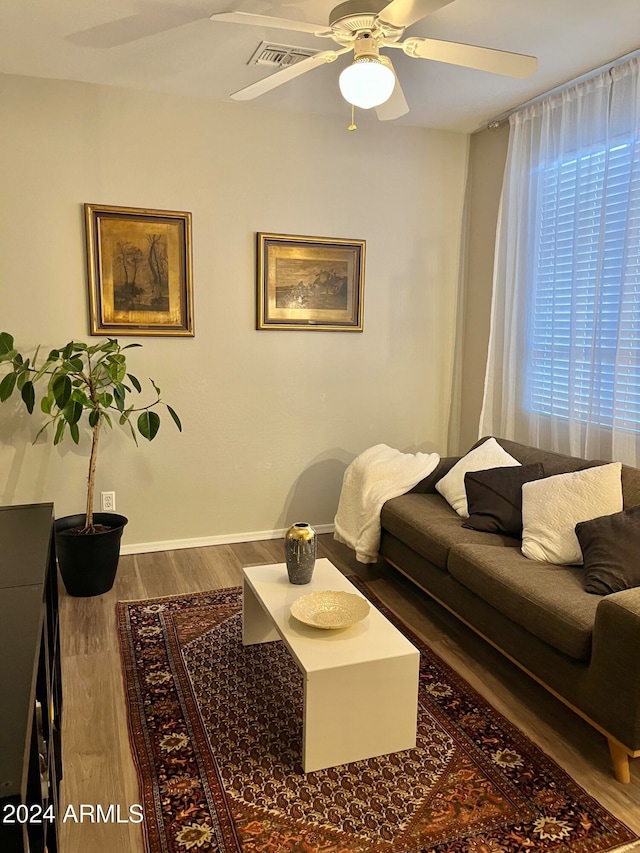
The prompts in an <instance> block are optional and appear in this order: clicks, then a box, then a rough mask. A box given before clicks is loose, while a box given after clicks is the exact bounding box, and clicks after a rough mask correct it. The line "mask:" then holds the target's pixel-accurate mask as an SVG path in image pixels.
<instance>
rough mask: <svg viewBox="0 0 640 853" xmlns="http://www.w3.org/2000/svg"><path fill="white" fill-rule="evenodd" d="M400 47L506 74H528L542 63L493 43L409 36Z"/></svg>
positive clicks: (409, 52)
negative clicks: (479, 43) (482, 44)
mask: <svg viewBox="0 0 640 853" xmlns="http://www.w3.org/2000/svg"><path fill="white" fill-rule="evenodd" d="M399 47H402V49H403V51H404V52H405V53H406V54H407V56H412V57H414V58H418V59H433V60H435V61H436V62H447V63H449V64H450V65H462V66H464V67H465V68H475V69H477V70H478V71H490V72H491V73H492V74H504V76H505V77H520V78H522V77H528V76H529V75H530V74H533V72H534V71H535V70H536V68H537V67H538V60H537V59H536V58H535V56H527V55H526V54H523V53H509V51H506V50H495V49H494V48H491V47H476V46H475V45H472V44H458V42H454V41H439V40H438V39H427V38H408V39H406V41H404V42H403V43H402V44H401V45H399Z"/></svg>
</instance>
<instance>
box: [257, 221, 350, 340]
mask: <svg viewBox="0 0 640 853" xmlns="http://www.w3.org/2000/svg"><path fill="white" fill-rule="evenodd" d="M257 255H258V310H257V315H258V317H257V328H258V329H280V330H283V329H296V330H300V329H304V330H305V331H306V330H309V331H311V330H315V331H329V332H361V331H362V328H363V326H362V322H363V299H364V261H365V241H364V240H342V239H339V238H332V237H294V236H291V235H287V234H265V233H262V232H259V233H258V246H257Z"/></svg>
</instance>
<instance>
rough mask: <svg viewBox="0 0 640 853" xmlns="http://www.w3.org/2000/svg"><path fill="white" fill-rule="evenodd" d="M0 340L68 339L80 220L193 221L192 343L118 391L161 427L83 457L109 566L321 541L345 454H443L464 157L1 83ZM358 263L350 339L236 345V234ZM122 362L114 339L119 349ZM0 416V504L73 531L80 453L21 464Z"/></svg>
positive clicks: (436, 135) (76, 316)
mask: <svg viewBox="0 0 640 853" xmlns="http://www.w3.org/2000/svg"><path fill="white" fill-rule="evenodd" d="M0 104H1V107H0V109H1V113H0V114H1V115H2V125H3V131H2V134H0V163H2V170H3V176H2V194H1V197H0V234H1V235H2V251H1V252H0V293H1V297H2V315H1V321H0V326H1V327H2V329H3V330H8V331H10V332H12V333H13V334H14V335H15V337H16V343H17V344H18V345H20V346H22V347H25V348H29V347H33V346H35V345H36V344H37V343H42V344H43V345H44V346H45V347H47V346H52V345H61V344H63V343H65V342H66V341H67V340H69V339H71V338H72V337H75V338H77V339H86V338H87V335H88V320H87V314H88V312H87V295H86V274H85V261H84V231H83V220H82V203H83V202H92V203H95V204H116V205H127V206H133V207H155V208H165V209H173V210H189V211H191V212H192V214H193V228H194V233H193V240H194V245H193V269H194V286H195V323H196V336H195V338H193V339H177V340H176V339H165V338H153V337H152V338H146V339H142V343H143V345H144V347H143V349H139V350H133V351H132V355H131V360H130V368H131V370H132V372H134V373H136V374H137V375H138V376H140V377H145V376H152V377H153V378H154V379H155V380H156V382H157V383H158V384H159V385H160V387H161V388H162V391H163V395H164V396H165V398H166V400H167V401H168V402H170V403H171V404H172V405H173V406H174V407H175V408H176V409H177V411H178V412H179V413H180V415H181V417H182V420H183V424H184V433H183V434H182V436H180V435H178V433H177V432H176V431H175V429H174V428H173V426H172V425H171V423H170V422H169V421H166V422H165V423H164V424H163V426H162V428H161V431H160V433H159V435H158V437H157V438H156V440H155V441H154V442H153V443H152V444H148V443H146V442H145V444H144V445H141V446H140V448H138V449H136V447H135V445H134V444H133V442H132V441H131V439H130V438H128V437H127V435H126V434H125V433H120V432H114V433H112V434H110V435H107V436H106V437H105V439H104V446H103V448H102V456H101V458H100V460H99V471H98V480H97V489H98V491H100V490H107V489H108V490H111V489H113V490H115V491H116V495H117V509H118V511H120V512H122V513H124V514H125V515H127V516H128V517H129V518H130V524H129V526H128V528H127V530H126V533H125V540H124V541H125V544H127V543H128V547H129V548H133V547H134V546H135V545H136V544H139V543H156V544H157V543H162V542H168V541H179V542H180V543H181V544H185V542H188V541H190V540H197V539H199V538H208V539H209V540H211V541H224V540H225V539H227V540H231V539H234V538H236V539H242V538H248V537H250V536H251V535H254V534H259V533H261V532H263V531H266V532H268V531H278V530H282V529H283V528H285V527H286V526H288V524H290V523H291V522H293V521H294V520H297V519H304V520H308V521H310V522H312V523H313V524H316V525H325V524H330V523H331V522H332V520H333V515H334V513H335V510H336V505H337V499H338V495H339V490H340V485H341V482H342V474H343V471H344V468H345V466H346V464H348V462H350V461H351V459H352V458H353V457H354V456H355V455H356V454H357V453H359V452H361V451H362V450H364V449H365V448H366V447H368V446H370V445H373V444H376V443H378V442H385V443H387V444H390V445H392V446H395V447H398V448H400V449H402V450H405V451H416V450H423V451H430V450H439V451H442V452H444V451H445V450H446V446H445V445H446V440H447V434H446V433H447V421H448V408H449V404H450V399H451V372H452V363H453V345H454V331H455V314H456V299H457V295H456V282H457V279H458V272H459V270H458V265H459V253H460V234H461V218H462V206H463V196H464V185H465V180H466V160H467V145H468V138H467V137H466V136H465V135H463V134H454V133H444V132H439V131H428V130H422V129H417V128H403V127H397V126H393V125H383V124H378V123H375V122H374V123H365V122H362V123H361V127H360V129H359V130H358V131H357V132H356V133H348V132H347V130H346V125H347V124H348V118H349V117H348V115H347V111H345V118H344V121H342V120H339V121H336V120H334V119H327V118H322V117H319V116H304V117H303V116H299V115H294V114H287V113H284V112H280V113H277V112H275V111H271V110H269V109H267V108H265V107H264V106H261V105H256V104H251V105H247V104H232V103H215V102H210V101H201V100H195V99H193V100H191V99H184V98H177V97H173V96H164V95H158V94H152V93H143V92H134V91H127V90H121V89H115V88H107V87H99V86H92V85H84V84H77V83H66V82H56V81H44V80H35V79H28V78H19V77H9V76H1V77H0ZM256 231H273V232H281V233H289V234H308V235H322V236H341V237H353V238H361V239H365V240H366V241H367V264H366V284H365V313H364V316H365V331H364V333H363V334H356V333H349V334H347V333H326V332H325V333H319V332H273V331H260V332H259V331H256V330H255V328H254V324H255V307H254V306H255V249H254V242H255V232H256ZM131 340H133V339H131ZM37 421H38V419H37V418H35V417H32V418H30V419H29V418H28V417H27V416H26V415H24V414H23V412H22V411H21V410H19V409H18V407H17V405H16V406H8V405H5V406H3V407H2V408H0V443H1V444H0V502H2V503H4V504H9V503H22V502H31V501H42V500H54V501H55V505H56V512H57V514H58V515H65V514H69V513H72V512H77V511H82V508H83V506H82V497H83V493H84V478H85V469H86V451H87V445H86V443H83V444H82V445H81V447H80V449H78V448H76V447H75V446H74V445H72V444H71V443H69V444H66V443H65V444H63V445H61V446H59V447H58V448H55V449H54V448H52V447H51V446H50V445H49V444H48V443H46V442H44V443H43V442H42V441H40V442H39V443H38V444H37V445H36V446H32V445H31V439H32V438H33V436H34V435H35V432H36V429H37Z"/></svg>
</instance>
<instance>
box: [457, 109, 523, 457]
mask: <svg viewBox="0 0 640 853" xmlns="http://www.w3.org/2000/svg"><path fill="white" fill-rule="evenodd" d="M508 144H509V124H508V122H505V123H504V124H502V125H500V127H499V128H498V129H497V130H483V131H481V132H479V133H474V134H473V136H472V137H471V140H470V146H469V176H468V181H467V196H466V201H465V228H464V231H465V249H464V260H463V264H462V266H463V273H462V276H461V278H462V286H461V298H460V306H461V310H460V315H459V318H458V331H459V334H458V347H457V351H456V367H457V369H456V380H455V383H454V385H455V392H454V403H453V407H452V428H451V430H450V450H451V452H452V453H458V452H465V451H466V450H468V449H469V448H470V447H471V445H472V444H473V443H474V442H475V441H476V440H477V438H478V424H479V421H480V411H481V409H482V395H483V390H484V373H485V367H486V363H487V346H488V344H489V326H490V316H491V293H492V288H493V259H494V248H495V240H496V228H497V222H498V208H499V204H500V193H501V191H502V178H503V174H504V166H505V161H506V157H507V147H508Z"/></svg>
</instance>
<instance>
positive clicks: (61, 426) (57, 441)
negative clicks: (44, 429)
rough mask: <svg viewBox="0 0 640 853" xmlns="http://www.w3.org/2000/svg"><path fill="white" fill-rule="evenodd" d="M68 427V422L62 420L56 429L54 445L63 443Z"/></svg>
mask: <svg viewBox="0 0 640 853" xmlns="http://www.w3.org/2000/svg"><path fill="white" fill-rule="evenodd" d="M66 425H67V422H66V421H65V419H64V418H60V420H59V421H58V426H57V427H56V434H55V436H54V437H53V443H54V444H60V442H61V441H62V436H63V435H64V428H65V427H66Z"/></svg>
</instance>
